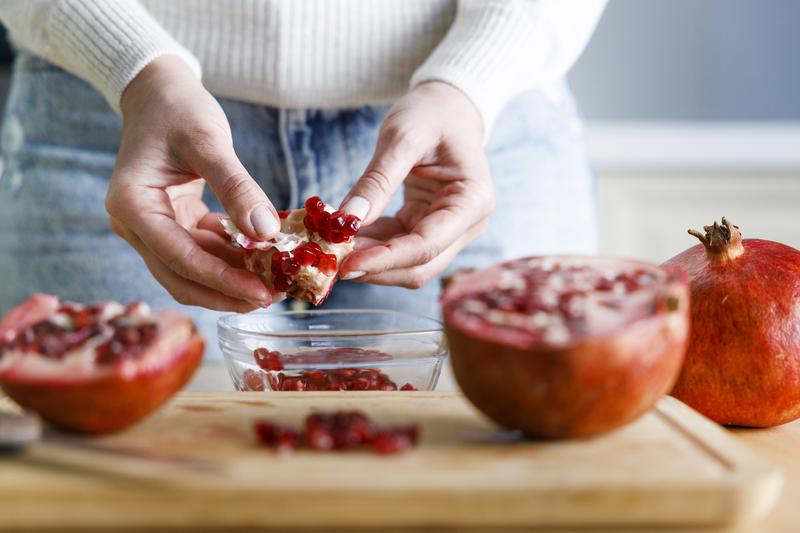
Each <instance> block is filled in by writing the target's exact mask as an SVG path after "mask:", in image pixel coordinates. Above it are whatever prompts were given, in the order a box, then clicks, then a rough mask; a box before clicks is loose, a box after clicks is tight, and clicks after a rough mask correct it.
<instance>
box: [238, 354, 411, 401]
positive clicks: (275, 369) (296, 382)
mask: <svg viewBox="0 0 800 533" xmlns="http://www.w3.org/2000/svg"><path fill="white" fill-rule="evenodd" d="M253 359H254V360H255V362H256V364H258V366H259V367H260V368H261V369H260V370H253V369H247V370H245V372H244V374H243V378H244V384H245V387H246V388H247V390H251V391H263V390H266V388H267V386H268V387H269V389H270V390H273V391H396V390H398V389H399V390H401V391H413V390H417V389H416V387H414V386H413V385H411V384H410V383H405V384H404V385H402V386H401V387H398V385H397V383H395V382H394V381H392V379H391V378H390V377H389V376H388V375H386V374H384V373H383V372H381V371H380V370H379V369H377V368H352V367H345V368H331V369H315V370H302V371H299V372H289V371H284V368H285V366H284V365H285V362H286V361H287V360H291V362H292V363H293V364H306V365H307V364H324V363H329V362H331V361H336V362H337V363H344V364H347V363H350V364H357V363H361V362H367V361H369V362H375V361H387V360H391V359H392V356H391V355H389V354H387V353H384V352H381V351H379V350H373V349H364V348H346V347H338V348H321V349H317V350H309V351H306V352H302V353H300V354H295V355H292V356H289V357H287V356H284V355H283V354H282V353H280V352H279V351H277V350H269V349H268V348H266V347H260V348H256V349H255V350H254V351H253Z"/></svg>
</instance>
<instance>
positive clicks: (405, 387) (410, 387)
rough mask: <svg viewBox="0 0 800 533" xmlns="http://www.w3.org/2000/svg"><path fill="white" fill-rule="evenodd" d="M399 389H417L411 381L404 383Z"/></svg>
mask: <svg viewBox="0 0 800 533" xmlns="http://www.w3.org/2000/svg"><path fill="white" fill-rule="evenodd" d="M400 390H417V388H416V387H415V386H414V385H412V384H411V383H406V384H405V385H403V386H402V387H400Z"/></svg>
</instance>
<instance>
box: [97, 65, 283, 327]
mask: <svg viewBox="0 0 800 533" xmlns="http://www.w3.org/2000/svg"><path fill="white" fill-rule="evenodd" d="M121 108H122V117H123V129H122V141H121V144H120V148H119V153H118V154H117V161H116V165H115V168H114V173H113V175H112V177H111V182H110V185H109V188H108V194H107V196H106V209H107V210H108V213H109V215H111V226H112V228H113V229H114V231H115V232H116V233H118V234H119V235H120V236H121V237H123V238H124V239H125V240H126V241H128V243H130V245H131V246H133V247H134V248H135V249H136V251H137V252H138V253H139V255H141V256H142V258H143V259H144V261H145V263H146V264H147V267H148V268H149V269H150V272H151V273H152V274H153V276H154V277H155V278H156V279H157V280H158V281H159V282H160V283H161V284H162V285H163V286H164V287H165V288H166V289H167V290H168V291H169V292H170V294H172V296H173V297H174V298H175V299H176V300H177V301H178V302H180V303H183V304H187V305H198V306H202V307H207V308H210V309H217V310H227V311H238V312H245V311H250V310H252V309H253V308H254V307H266V306H268V305H269V304H270V303H271V302H272V298H271V296H270V293H269V290H268V289H267V287H266V286H265V285H264V284H263V283H262V281H261V280H260V279H259V278H258V277H257V276H256V275H255V274H252V273H250V272H248V271H246V270H244V268H242V266H243V265H242V258H241V253H240V252H239V251H237V250H235V249H234V248H233V247H232V246H230V242H229V240H228V238H227V237H226V236H225V234H224V232H223V231H222V227H221V225H220V223H219V214H214V213H210V212H209V209H208V207H207V206H206V205H205V204H204V203H203V201H202V193H203V187H204V186H205V183H206V182H208V184H209V185H210V186H211V189H212V190H213V191H214V193H215V194H216V195H217V197H218V198H219V199H220V202H221V203H222V205H223V206H224V207H225V210H226V211H227V212H228V213H229V215H230V216H231V217H232V218H233V221H234V222H235V223H236V225H237V226H238V227H239V228H240V229H241V230H242V231H243V232H244V233H245V234H247V235H248V236H250V237H251V238H254V239H269V238H271V237H272V236H274V235H275V233H277V231H278V230H279V228H280V222H279V219H278V214H277V212H276V211H275V208H274V207H273V206H272V203H271V202H270V201H269V199H268V198H267V196H266V195H265V194H264V191H263V190H262V189H261V188H260V187H259V186H258V184H257V183H256V182H255V181H254V180H253V178H251V177H250V175H249V174H248V173H247V171H246V170H245V168H244V167H243V166H242V164H241V162H240V161H239V159H238V158H237V156H236V153H235V152H234V149H233V141H232V137H231V130H230V126H229V124H228V120H227V118H226V117H225V114H224V112H223V111H222V108H221V107H220V106H219V104H218V103H217V101H216V100H215V99H214V97H213V96H211V94H209V93H208V91H206V90H205V88H204V87H203V85H202V84H201V83H200V80H198V79H197V77H196V76H195V75H194V73H193V72H192V71H191V70H190V69H189V67H188V66H187V65H186V64H185V63H184V62H183V61H182V60H181V59H179V58H177V57H174V56H162V57H160V58H158V59H156V60H155V61H153V62H151V63H150V64H148V65H147V66H146V67H145V68H144V69H143V70H142V71H141V72H140V73H139V74H138V75H137V76H136V78H134V80H133V81H131V83H130V84H129V85H128V87H127V88H126V89H125V92H124V93H123V95H122V100H121ZM98 253H102V250H99V251H98ZM123 282H124V280H123Z"/></svg>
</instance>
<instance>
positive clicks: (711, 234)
mask: <svg viewBox="0 0 800 533" xmlns="http://www.w3.org/2000/svg"><path fill="white" fill-rule="evenodd" d="M704 230H705V232H703V233H701V232H699V231H693V230H690V231H689V233H690V234H691V235H693V236H695V237H697V238H698V239H699V240H700V244H698V245H696V246H693V247H692V248H689V249H688V250H686V251H684V252H682V253H680V254H678V255H677V256H675V257H673V258H672V259H670V260H669V261H667V262H666V263H665V265H667V266H672V267H680V268H683V269H684V270H686V272H687V273H688V276H689V281H690V283H691V319H692V328H691V335H690V338H689V348H688V350H687V352H686V360H685V362H684V365H683V369H682V370H681V374H680V377H679V378H678V382H677V383H676V384H675V388H674V389H672V393H671V394H672V395H673V396H675V397H676V398H678V399H680V400H681V401H683V402H685V403H687V404H689V405H690V406H692V407H693V408H695V409H697V410H698V411H700V412H701V413H703V414H704V415H706V416H707V417H709V418H711V419H712V420H715V421H717V422H719V423H720V424H725V425H737V426H752V427H769V426H775V425H778V424H784V423H786V422H790V421H792V420H796V419H798V418H800V330H798V324H800V250H796V249H794V248H791V247H789V246H786V245H783V244H780V243H777V242H773V241H768V240H762V239H742V234H741V232H740V231H739V228H738V226H735V225H733V224H731V223H730V222H729V221H728V220H726V219H725V218H723V219H722V224H718V223H716V222H714V224H713V225H711V226H705V228H704Z"/></svg>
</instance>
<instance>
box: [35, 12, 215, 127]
mask: <svg viewBox="0 0 800 533" xmlns="http://www.w3.org/2000/svg"><path fill="white" fill-rule="evenodd" d="M50 17H51V19H50V20H49V21H48V28H49V29H50V31H51V32H52V39H53V40H54V41H55V42H53V43H52V44H51V45H52V46H58V48H59V50H57V54H58V55H59V56H61V57H64V58H67V57H68V58H70V61H69V63H70V67H72V68H71V69H70V70H73V71H75V73H76V74H78V75H79V76H81V77H82V78H84V79H86V80H87V81H88V82H89V83H91V84H92V85H93V86H94V87H95V88H97V89H98V90H99V91H100V92H101V93H102V94H103V96H105V97H106V100H108V103H109V104H110V105H111V107H112V108H113V109H114V111H116V112H117V113H119V112H120V108H119V104H120V97H121V96H122V92H123V91H124V90H125V87H127V86H128V84H129V83H130V82H131V80H133V78H135V77H136V75H137V74H138V73H139V72H140V71H141V70H142V69H143V68H144V67H145V66H146V65H147V64H148V63H150V62H151V61H153V60H154V59H156V58H158V57H160V56H162V55H167V54H171V55H176V56H178V57H180V58H181V59H183V60H184V61H185V62H186V63H187V65H189V67H190V68H191V69H192V71H194V72H195V74H196V75H197V76H198V77H200V73H201V68H200V63H199V62H198V61H197V59H196V58H195V57H194V56H193V55H192V54H191V53H190V52H189V51H188V50H186V49H185V48H184V47H183V46H181V45H180V44H179V43H178V42H177V41H175V40H174V39H173V38H172V37H171V36H170V35H169V34H168V33H167V32H166V31H165V30H164V28H162V27H161V25H160V24H159V23H158V22H157V21H156V20H155V19H154V18H153V17H152V16H151V15H150V14H149V13H148V12H147V10H145V9H144V8H143V7H142V6H141V5H140V4H139V3H138V2H133V1H125V0H95V1H93V0H62V1H60V2H57V5H56V6H55V7H54V8H53V10H52V11H51V12H50Z"/></svg>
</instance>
